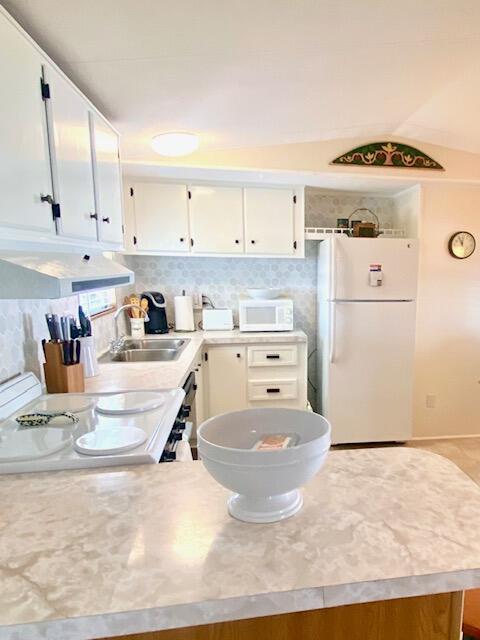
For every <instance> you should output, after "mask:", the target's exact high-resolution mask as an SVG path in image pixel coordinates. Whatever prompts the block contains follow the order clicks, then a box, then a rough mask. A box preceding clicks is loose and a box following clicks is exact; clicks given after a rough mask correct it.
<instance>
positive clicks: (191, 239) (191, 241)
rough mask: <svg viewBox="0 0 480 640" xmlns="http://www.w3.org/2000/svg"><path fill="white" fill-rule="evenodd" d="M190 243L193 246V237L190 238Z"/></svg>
mask: <svg viewBox="0 0 480 640" xmlns="http://www.w3.org/2000/svg"><path fill="white" fill-rule="evenodd" d="M190 245H191V246H192V247H193V238H190Z"/></svg>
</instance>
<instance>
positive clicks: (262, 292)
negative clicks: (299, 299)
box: [247, 289, 282, 300]
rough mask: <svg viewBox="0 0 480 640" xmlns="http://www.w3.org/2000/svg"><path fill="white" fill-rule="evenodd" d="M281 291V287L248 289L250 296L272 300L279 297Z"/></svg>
mask: <svg viewBox="0 0 480 640" xmlns="http://www.w3.org/2000/svg"><path fill="white" fill-rule="evenodd" d="M281 293H282V290H281V289H247V294H248V296H249V298H255V299H257V300H272V299H273V298H278V297H279V295H280V294H281Z"/></svg>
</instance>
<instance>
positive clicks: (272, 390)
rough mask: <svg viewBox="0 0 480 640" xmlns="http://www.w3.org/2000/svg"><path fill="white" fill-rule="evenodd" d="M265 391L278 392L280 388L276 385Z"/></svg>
mask: <svg viewBox="0 0 480 640" xmlns="http://www.w3.org/2000/svg"><path fill="white" fill-rule="evenodd" d="M267 393H280V389H279V388H278V387H274V388H270V389H267Z"/></svg>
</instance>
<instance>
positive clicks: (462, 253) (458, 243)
mask: <svg viewBox="0 0 480 640" xmlns="http://www.w3.org/2000/svg"><path fill="white" fill-rule="evenodd" d="M448 250H449V251H450V254H451V255H452V256H453V257H454V258H459V259H460V260H463V259H464V258H469V257H470V256H471V255H472V253H473V252H474V251H475V238H474V237H473V236H472V234H471V233H468V231H457V233H454V234H453V236H452V237H451V238H450V240H449V242H448Z"/></svg>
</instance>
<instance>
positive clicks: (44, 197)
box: [40, 194, 53, 204]
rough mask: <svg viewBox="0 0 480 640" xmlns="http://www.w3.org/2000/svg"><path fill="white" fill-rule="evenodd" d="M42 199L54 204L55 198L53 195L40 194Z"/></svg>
mask: <svg viewBox="0 0 480 640" xmlns="http://www.w3.org/2000/svg"><path fill="white" fill-rule="evenodd" d="M40 201H41V202H48V204H53V198H52V196H51V195H46V196H44V195H42V194H40Z"/></svg>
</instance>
